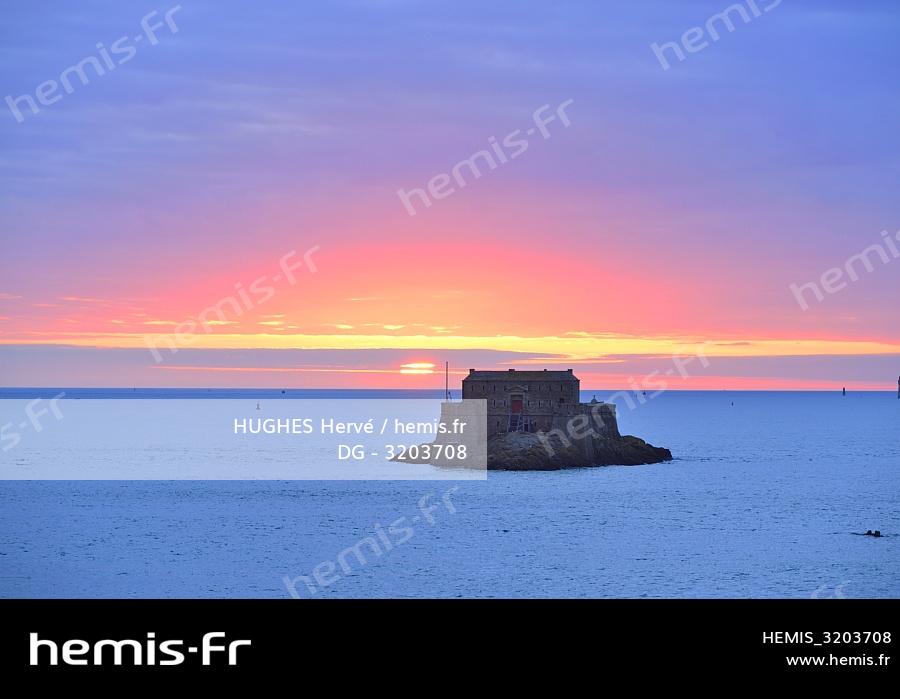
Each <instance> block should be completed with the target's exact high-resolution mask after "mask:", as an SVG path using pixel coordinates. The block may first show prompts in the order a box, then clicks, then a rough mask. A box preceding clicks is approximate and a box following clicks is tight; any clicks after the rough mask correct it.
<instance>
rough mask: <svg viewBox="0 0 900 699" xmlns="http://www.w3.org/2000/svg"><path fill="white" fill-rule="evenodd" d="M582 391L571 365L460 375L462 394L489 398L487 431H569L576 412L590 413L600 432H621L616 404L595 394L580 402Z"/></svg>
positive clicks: (595, 428) (484, 398) (471, 372)
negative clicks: (566, 367) (557, 368)
mask: <svg viewBox="0 0 900 699" xmlns="http://www.w3.org/2000/svg"><path fill="white" fill-rule="evenodd" d="M580 391H581V381H580V380H579V379H578V377H576V376H575V374H574V373H573V371H572V370H571V369H567V370H566V371H549V370H547V369H543V370H541V371H517V370H516V369H509V370H507V371H477V370H475V369H469V375H468V376H466V378H464V379H463V381H462V397H463V400H468V399H481V400H484V401H486V403H487V433H488V436H490V435H493V434H498V433H501V432H551V431H553V430H557V429H560V430H563V431H567V429H568V428H569V427H570V426H571V425H573V424H574V423H573V422H572V420H573V418H575V417H577V416H579V415H586V416H588V418H589V420H590V423H591V425H590V426H591V427H592V428H593V429H594V430H595V432H596V433H597V434H599V435H604V436H610V437H618V436H619V430H618V425H617V422H616V406H615V405H614V404H612V403H603V402H600V401H597V400H596V399H594V400H593V401H592V402H590V403H582V402H581V395H580ZM581 422H584V420H583V419H582V420H581Z"/></svg>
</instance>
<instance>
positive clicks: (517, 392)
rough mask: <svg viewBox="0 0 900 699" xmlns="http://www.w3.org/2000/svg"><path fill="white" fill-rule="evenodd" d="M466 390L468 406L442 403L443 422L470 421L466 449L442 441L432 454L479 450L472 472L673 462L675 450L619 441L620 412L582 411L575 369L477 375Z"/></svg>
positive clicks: (598, 405) (601, 405)
mask: <svg viewBox="0 0 900 699" xmlns="http://www.w3.org/2000/svg"><path fill="white" fill-rule="evenodd" d="M462 385H463V391H462V397H463V400H462V402H461V403H459V402H458V403H451V402H449V401H448V402H446V403H443V404H442V407H441V413H442V417H441V421H442V422H447V423H449V422H451V421H452V420H453V419H456V420H457V421H459V418H460V417H461V416H463V417H466V419H467V420H468V424H469V425H470V428H469V432H468V433H467V434H466V435H465V439H464V440H462V441H461V436H460V435H450V434H443V435H438V438H437V439H436V440H435V442H433V443H432V445H431V446H433V447H436V446H438V445H440V444H444V445H446V444H459V443H463V442H464V443H467V444H468V445H469V446H470V449H469V453H470V454H474V453H476V451H477V450H479V449H480V453H479V454H478V457H477V459H476V458H474V457H473V458H472V459H470V462H469V464H468V466H469V467H473V468H484V466H485V462H486V464H487V468H488V470H492V471H556V470H560V469H564V468H583V467H590V466H614V465H623V466H631V465H637V464H654V463H659V462H662V461H670V460H671V459H672V452H670V451H669V450H668V449H664V448H662V447H655V446H653V445H652V444H648V443H647V442H645V441H644V440H643V439H640V438H638V437H634V436H631V435H625V436H622V435H621V434H619V426H618V421H617V418H616V406H615V404H613V403H605V402H602V401H597V400H596V399H593V400H592V401H591V402H590V403H582V402H581V400H580V381H579V379H578V378H577V377H576V376H575V375H574V373H573V372H572V370H571V369H569V370H567V371H548V370H546V369H545V370H542V371H517V370H515V369H510V370H508V371H476V370H475V369H470V370H469V375H468V376H467V377H466V378H465V379H463V382H462ZM423 446H425V445H423ZM423 451H427V452H428V453H433V451H434V450H427V449H423ZM437 451H440V450H437ZM406 460H407V461H412V459H410V458H408V457H407V459H406ZM415 461H416V462H418V463H433V464H435V465H440V466H457V467H459V466H460V464H459V462H456V463H452V462H446V461H444V460H440V459H437V460H436V459H426V458H424V457H423V458H417V459H415Z"/></svg>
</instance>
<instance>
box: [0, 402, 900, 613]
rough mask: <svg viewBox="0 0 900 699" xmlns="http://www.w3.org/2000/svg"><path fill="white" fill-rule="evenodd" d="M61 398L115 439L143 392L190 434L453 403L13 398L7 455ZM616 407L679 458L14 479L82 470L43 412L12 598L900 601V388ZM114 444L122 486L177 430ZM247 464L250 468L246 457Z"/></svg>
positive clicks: (25, 448) (202, 452)
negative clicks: (284, 407)
mask: <svg viewBox="0 0 900 699" xmlns="http://www.w3.org/2000/svg"><path fill="white" fill-rule="evenodd" d="M62 391H64V392H65V394H66V395H65V397H64V398H63V399H62V402H61V405H62V407H63V410H62V412H63V414H65V412H66V410H68V406H72V405H74V403H75V402H77V401H88V402H91V405H94V406H96V405H97V403H98V402H101V401H106V402H105V403H102V404H101V405H100V406H99V408H97V409H99V410H101V411H103V410H106V411H107V412H108V413H109V414H110V424H111V425H115V424H117V423H116V422H115V419H114V418H115V416H114V415H113V413H121V412H122V405H123V403H122V401H123V400H129V399H135V400H143V401H148V400H152V401H157V400H158V401H167V403H165V406H166V414H168V415H169V416H170V417H171V416H172V415H174V417H176V418H178V419H181V420H183V421H184V423H186V424H190V422H191V420H192V419H194V418H193V417H192V416H195V415H196V414H197V411H198V410H199V409H202V403H198V401H201V402H202V401H204V400H215V401H234V402H235V406H240V409H242V410H243V409H246V410H248V411H250V410H253V409H255V407H256V404H257V403H260V402H262V403H263V407H266V406H269V405H271V404H272V403H273V402H275V401H281V400H290V399H301V400H302V401H304V402H308V401H316V400H322V401H330V402H333V401H339V400H344V401H363V402H364V401H368V400H370V399H372V400H384V399H390V400H397V401H400V400H407V399H438V400H439V399H440V398H441V395H442V392H421V391H365V390H353V391H327V390H321V391H309V390H307V391H297V390H291V391H284V392H282V391H279V390H258V391H253V390H243V389H234V390H207V389H202V390H181V389H156V390H152V389H119V390H109V389H72V388H66V389H47V388H41V389H27V388H24V389H2V390H0V424H3V425H4V430H5V432H6V437H7V438H6V439H5V440H4V441H3V445H4V446H8V445H10V444H11V443H12V441H13V440H12V439H10V438H9V433H10V430H13V431H16V430H18V427H16V425H20V424H21V423H22V422H24V420H22V421H20V420H19V417H17V416H21V414H22V411H23V406H24V405H25V404H27V403H29V402H31V401H33V400H34V399H36V398H41V399H42V401H44V403H42V404H41V405H42V406H43V407H45V408H46V407H48V405H49V401H50V400H51V399H52V398H53V397H54V396H57V395H58V394H59V393H60V392H62ZM614 394H615V392H613V391H604V390H590V391H583V392H582V399H583V400H585V401H589V400H591V398H593V397H596V398H597V399H598V400H606V399H609V398H610V397H611V396H613V397H614V400H615V402H616V403H617V405H618V414H619V428H620V430H621V432H622V433H623V434H633V435H637V436H639V437H641V438H643V439H646V440H647V441H649V442H651V443H652V444H654V445H657V446H664V447H667V448H669V449H670V450H671V451H672V454H673V456H674V460H673V461H671V462H667V463H661V464H652V465H643V466H610V467H602V468H580V469H571V470H564V471H555V472H489V473H487V474H486V478H478V479H466V478H460V479H452V478H451V479H447V478H436V479H434V480H431V479H429V478H421V477H420V478H415V479H393V478H390V477H388V478H384V477H382V478H379V479H373V480H368V479H365V478H362V479H360V478H357V479H341V480H331V479H309V478H307V479H305V480H285V479H280V480H261V479H252V480H251V479H244V480H228V479H224V480H222V479H220V480H209V479H207V480H190V479H178V480H111V479H107V480H26V479H24V478H18V479H17V478H16V476H15V475H12V476H10V475H9V474H11V473H12V474H15V473H16V471H15V469H16V468H17V467H19V468H21V467H22V464H23V463H31V464H32V465H38V466H43V465H45V464H52V463H55V462H57V461H59V460H60V459H63V458H65V459H68V460H69V461H71V459H72V458H75V457H73V454H75V455H76V456H77V454H78V449H77V445H78V435H77V433H74V432H73V430H74V428H73V427H72V425H74V424H75V422H74V421H73V422H72V423H70V426H69V427H66V420H65V418H63V419H60V420H58V421H57V420H56V419H55V417H53V415H52V413H49V412H48V413H47V414H45V415H43V416H42V418H41V421H42V422H41V424H42V430H41V432H40V433H36V432H35V431H34V430H31V432H30V433H28V434H25V433H24V432H23V433H22V434H21V443H17V444H16V445H14V446H12V447H10V448H9V449H7V450H5V451H2V452H0V468H2V472H0V475H2V476H3V477H4V478H7V479H8V480H0V597H4V598H204V597H209V598H259V597H264V598H288V599H290V598H312V599H318V598H421V597H427V598H454V597H461V598H468V597H491V598H496V597H500V598H530V597H575V598H673V597H674V598H720V597H724V598H757V597H770V598H771V597H776V598H818V599H829V598H886V597H900V400H898V399H897V395H896V394H894V393H888V392H850V393H848V394H847V395H846V396H843V395H841V394H840V393H839V392H836V393H832V392H740V391H716V392H713V391H684V392H679V391H667V392H665V393H662V394H659V395H654V394H650V395H648V396H644V395H640V396H634V395H630V396H628V397H627V398H626V397H625V396H624V394H622V393H618V394H615V395H614ZM160 405H162V404H160ZM348 405H349V404H348ZM198 406H200V407H198ZM33 411H34V409H33ZM10 425H12V427H10ZM66 430H69V432H67V431H66ZM53 435H56V436H55V437H54V436H53ZM61 435H62V436H61ZM61 439H62V440H64V441H63V442H61V441H60V440H61ZM110 439H111V446H110V449H112V448H115V459H114V460H115V463H117V464H120V465H121V468H122V469H125V472H126V473H127V469H128V468H129V465H131V464H132V462H134V461H135V460H140V459H144V458H146V457H147V453H149V451H150V450H157V451H158V450H160V449H165V446H166V441H165V434H162V435H158V439H156V440H154V441H153V443H152V444H151V443H144V442H135V443H133V444H132V445H131V446H130V447H129V445H128V444H127V443H126V444H124V446H123V443H122V442H123V441H126V442H127V440H122V439H121V438H120V439H119V440H118V441H116V440H115V439H114V435H112V434H111V435H110ZM61 444H62V445H63V446H61ZM101 447H102V445H101ZM98 448H99V447H97V446H96V445H94V446H93V447H92V449H93V450H94V451H93V452H92V453H93V454H96V453H97V449H98ZM217 449H218V452H217V451H216V450H217ZM178 450H179V451H178V452H177V454H176V456H177V458H178V459H180V460H182V461H183V462H184V463H186V464H187V463H190V462H193V461H196V460H202V459H204V458H208V457H209V455H210V453H213V454H216V453H218V454H221V452H222V450H221V444H219V443H217V442H216V441H215V437H214V435H210V434H208V433H207V432H205V431H200V432H198V434H197V435H196V437H195V438H194V439H193V440H191V441H189V442H187V443H185V442H183V441H182V442H179V443H178ZM63 452H65V454H63ZM145 452H147V453H145ZM92 458H94V457H92ZM297 458H298V459H300V460H303V459H305V458H309V459H314V458H319V457H316V456H314V455H313V456H309V457H307V456H304V454H303V452H302V450H301V451H298V457H297ZM241 459H242V460H245V461H246V464H245V466H246V468H248V469H250V471H251V472H252V470H253V468H254V467H255V465H256V464H255V461H254V459H255V456H254V452H253V450H248V451H246V452H245V453H243V454H242V456H241ZM867 530H873V531H874V530H878V531H880V532H881V533H882V536H881V537H878V538H876V537H872V536H866V535H864V533H865V532H866V531H867Z"/></svg>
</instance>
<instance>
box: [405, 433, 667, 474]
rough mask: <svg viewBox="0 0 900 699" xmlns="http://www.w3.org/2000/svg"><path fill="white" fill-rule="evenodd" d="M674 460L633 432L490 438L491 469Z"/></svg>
mask: <svg viewBox="0 0 900 699" xmlns="http://www.w3.org/2000/svg"><path fill="white" fill-rule="evenodd" d="M393 460H394V461H397V460H398V459H396V458H395V459H393ZM671 460H672V452H670V451H669V450H668V449H663V448H662V447H654V446H653V445H652V444H647V442H645V441H644V440H643V439H639V438H638V437H632V436H631V435H626V436H624V437H623V436H604V437H600V436H593V437H585V438H582V439H579V440H572V441H570V442H569V443H568V444H565V443H563V442H561V440H560V439H559V438H558V437H554V438H551V439H550V440H549V441H548V440H546V438H544V439H542V438H541V437H539V436H538V434H536V433H533V432H508V433H500V434H494V435H491V436H490V437H488V440H487V468H488V470H489V471H559V470H561V469H565V468H584V467H593V466H634V465H638V464H656V463H660V462H662V461H671ZM405 461H407V462H408V463H429V462H428V461H427V460H425V459H412V458H409V457H407V458H406V459H405ZM435 465H441V466H447V465H449V466H455V465H456V464H452V463H451V464H446V463H442V464H435ZM472 466H476V465H474V464H473V465H472ZM472 466H470V467H472Z"/></svg>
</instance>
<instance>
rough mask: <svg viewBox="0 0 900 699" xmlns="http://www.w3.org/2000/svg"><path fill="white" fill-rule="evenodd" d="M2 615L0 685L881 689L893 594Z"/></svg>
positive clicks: (16, 609) (896, 660)
mask: <svg viewBox="0 0 900 699" xmlns="http://www.w3.org/2000/svg"><path fill="white" fill-rule="evenodd" d="M0 611H2V614H3V618H4V625H3V631H2V655H0V658H2V665H3V672H4V676H5V677H7V678H8V677H11V676H18V677H21V678H23V679H25V680H37V679H43V678H50V679H57V680H61V681H64V682H69V681H73V680H77V679H78V678H80V677H91V678H98V677H101V676H111V677H119V678H121V677H123V676H125V675H127V676H129V677H131V676H134V677H143V678H147V679H150V678H153V679H162V680H170V679H175V678H182V677H185V676H186V675H188V674H190V675H197V676H199V677H201V678H202V679H204V680H208V681H212V682H218V681H222V680H225V681H226V682H227V681H232V680H239V679H254V678H261V677H266V678H273V677H277V676H287V677H293V679H294V681H298V680H299V679H301V678H302V681H303V682H304V683H307V682H312V681H314V680H326V679H330V680H331V681H334V680H335V679H336V678H335V676H334V673H335V670H336V668H338V669H339V668H340V667H344V668H345V670H344V671H342V672H341V676H340V678H339V679H340V683H341V684H342V685H344V684H346V683H352V682H354V681H356V680H359V679H360V678H362V677H373V676H377V675H378V674H379V673H381V674H383V673H385V672H387V671H389V670H391V671H394V670H398V671H400V672H401V674H402V672H403V670H402V668H404V667H417V668H423V667H440V666H446V665H447V663H450V664H451V665H455V666H457V667H458V668H459V669H460V671H469V670H470V669H472V668H483V667H485V663H490V664H497V663H500V664H506V665H508V666H510V667H512V666H515V667H517V668H519V672H521V671H522V669H523V666H524V667H525V668H526V669H528V670H529V671H531V670H538V669H539V668H541V667H543V668H544V669H545V670H546V669H547V668H550V667H569V668H572V669H573V670H574V669H577V670H578V671H580V672H584V671H596V672H598V673H601V674H602V675H603V676H606V677H614V676H629V677H635V676H643V674H641V675H635V673H647V674H652V673H656V672H661V671H662V672H679V673H690V674H694V675H697V676H701V675H704V674H705V673H708V672H721V671H725V672H737V673H741V674H742V675H747V676H752V677H754V678H757V679H758V678H761V677H772V678H775V679H777V678H782V679H795V680H799V681H801V682H802V681H804V680H807V679H809V680H817V679H818V680H820V679H823V678H825V679H828V678H837V677H844V678H848V677H849V678H855V679H858V680H861V681H862V680H865V681H868V680H873V681H882V680H884V679H887V678H889V677H894V678H896V676H897V667H898V664H900V648H898V644H897V640H896V639H897V634H898V624H897V619H898V611H900V600H887V601H876V600H680V601H679V600H590V601H552V600H545V601H539V600H536V601H513V600H494V601H490V600H487V601H469V600H466V601H463V600H459V601H452V600H441V601H437V600H420V601H390V600H385V601H351V600H347V601H304V600H298V601H280V600H279V601H275V600H272V601H266V600H207V601H202V600H6V601H3V602H2V603H0ZM512 664H514V665H512ZM532 665H533V667H532ZM372 673H375V674H374V675H373V674H372ZM748 673H749V675H748ZM520 679H521V678H520Z"/></svg>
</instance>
